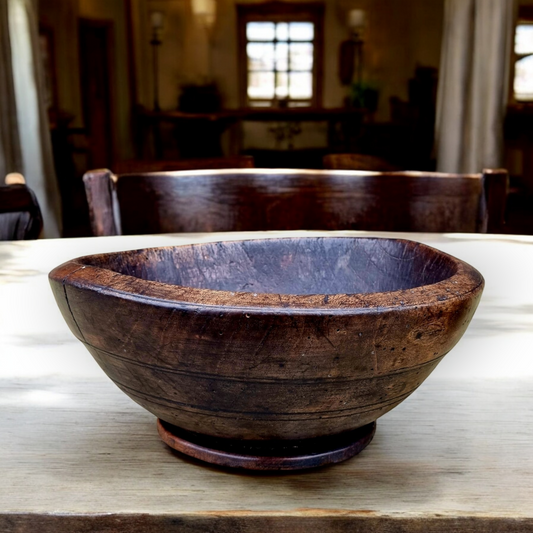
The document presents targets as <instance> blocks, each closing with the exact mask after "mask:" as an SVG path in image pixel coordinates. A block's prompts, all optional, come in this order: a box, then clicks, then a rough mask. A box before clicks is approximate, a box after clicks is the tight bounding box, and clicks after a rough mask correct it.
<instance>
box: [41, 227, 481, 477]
mask: <svg viewBox="0 0 533 533" xmlns="http://www.w3.org/2000/svg"><path fill="white" fill-rule="evenodd" d="M50 281H51V284H52V289H53V291H54V294H55V297H56V300H57V302H58V305H59V307H60V309H61V312H62V314H63V316H64V318H65V320H66V322H67V323H68V325H69V327H70V329H71V330H72V332H73V333H74V334H75V335H76V337H77V338H78V339H79V340H80V341H81V342H83V343H84V344H85V346H86V347H87V349H88V350H89V351H90V352H91V354H92V355H93V357H94V358H95V359H96V361H97V362H98V363H99V365H100V366H101V367H102V369H103V370H104V371H105V372H106V374H107V375H108V376H109V377H110V378H111V379H112V380H113V381H114V382H115V383H116V384H117V385H118V387H119V388H120V389H122V390H123V391H124V392H125V393H126V394H127V395H128V396H130V397H131V398H132V399H133V400H134V401H136V402H137V403H139V404H140V405H142V406H143V407H145V408H146V409H147V410H148V411H150V412H152V413H153V414H155V415H156V416H157V417H158V418H159V419H160V421H161V422H160V424H159V432H160V434H161V436H162V438H163V440H165V442H167V443H169V444H170V445H171V446H172V442H174V444H175V446H174V447H176V448H177V449H180V451H182V452H184V453H188V454H190V455H193V456H195V457H198V458H200V459H202V460H206V461H210V462H214V463H217V464H225V465H229V466H240V467H244V468H256V469H258V468H264V469H268V468H271V469H276V468H277V469H279V468H287V469H291V468H303V467H306V466H318V465H320V464H327V463H328V462H337V461H339V460H343V459H345V458H347V457H349V456H351V455H354V453H358V451H360V449H361V446H360V445H357V446H356V445H355V444H354V443H355V441H356V440H357V439H359V440H360V441H361V443H363V442H364V443H365V444H364V445H365V446H366V444H368V442H369V438H370V439H371V435H370V434H372V435H373V428H374V424H373V423H374V422H375V420H376V419H377V418H379V417H380V416H382V415H383V414H385V413H386V412H388V411H390V410H391V409H392V408H393V407H395V406H396V405H398V404H399V403H400V402H401V401H403V400H404V399H405V398H407V397H408V396H409V395H410V394H411V393H412V392H413V391H414V390H415V389H416V388H417V387H418V386H419V385H420V384H421V383H422V382H423V381H424V379H425V378H426V377H427V376H428V375H429V374H430V373H431V371H432V370H433V369H434V368H435V366H436V365H437V364H438V363H439V361H440V360H441V359H442V358H443V357H444V356H445V355H446V354H447V353H448V352H449V351H450V350H451V349H452V348H453V346H454V345H455V344H456V343H457V342H458V341H459V339H460V338H461V336H462V335H463V333H464V332H465V330H466V328H467V326H468V324H469V322H470V320H471V318H472V316H473V314H474V312H475V310H476V308H477V305H478V302H479V299H480V297H481V293H482V290H483V285H484V281H483V278H482V276H481V275H480V274H479V272H478V271H477V270H475V269H474V268H473V267H471V266H470V265H468V264H466V263H464V262H462V261H460V260H459V259H456V258H454V257H452V256H450V255H447V254H445V253H443V252H440V251H438V250H435V249H433V248H431V247H429V246H426V245H423V244H420V243H416V242H412V241H407V240H401V239H377V238H360V237H303V238H284V239H261V240H248V241H230V242H215V243H203V244H195V245H186V246H175V247H165V248H152V249H145V250H136V251H130V252H117V253H110V254H101V255H92V256H87V257H82V258H79V259H75V260H72V261H69V262H67V263H65V264H63V265H61V266H59V267H57V268H56V269H54V270H53V271H52V272H51V273H50ZM172 428H174V430H175V431H174V430H173V429H172ZM361 428H367V429H366V434H365V435H363V434H362V433H361V431H362V429H361ZM173 431H174V434H173V433H172V432H173ZM180 432H181V433H180ZM354 432H355V433H354ZM178 433H180V435H181V437H180V436H179V435H178ZM352 434H353V435H357V438H356V437H355V436H354V437H353V438H354V439H355V440H354V441H353V443H352V444H353V445H352V446H351V447H350V446H348V448H346V446H347V445H346V438H347V436H349V435H352ZM183 435H186V438H185V437H183ZM369 435H370V436H369ZM195 436H196V437H195ZM180 438H181V439H185V440H184V442H182V444H181V448H180V445H179V443H178V444H176V443H177V441H178V440H179V439H180ZM190 438H193V439H195V438H197V439H198V442H195V443H193V444H194V445H190V443H189V442H188V439H190ZM206 439H207V440H206ZM210 439H211V440H210ZM317 439H318V440H317ZM328 439H329V440H328ZM361 439H362V440H361ZM359 440H357V442H359ZM200 441H202V442H201V444H200ZM341 441H342V442H343V443H344V444H343V445H342V446H344V448H343V449H344V450H346V449H348V451H345V452H343V453H340V452H339V450H340V449H341V447H342V446H341V444H340V443H341ZM318 442H320V443H321V444H320V446H322V447H321V450H322V451H321V452H320V453H319V452H318V451H317V450H318V448H317V449H316V450H315V452H313V443H318ZM224 443H226V444H227V446H226V445H225V444H224ZM287 443H291V446H292V449H293V450H294V453H293V454H292V455H291V454H290V453H289V452H287V446H286V445H287ZM324 443H325V444H324ZM265 446H267V447H270V449H271V451H270V452H268V453H266V452H264V450H265ZM317 446H318V445H317ZM328 447H329V448H328ZM363 447H364V446H363ZM195 450H196V451H195ZM213 450H215V451H216V450H218V452H217V453H215V452H214V451H213ZM247 450H248V451H247ZM257 450H259V451H257ZM261 450H263V452H264V453H263V452H261ZM272 450H274V451H272ZM276 450H279V454H276ZM302 450H306V451H305V453H303V451H302ZM328 450H329V451H330V452H331V453H329V452H328ZM300 452H301V453H300ZM352 452H353V453H352ZM287 454H288V455H289V456H291V457H292V458H291V459H290V460H288V459H287ZM313 454H314V455H315V457H314V458H313ZM320 454H322V455H320ZM319 455H320V458H319V459H317V457H318V456H319ZM225 457H226V459H225ZM228 457H231V459H228ZM243 457H245V458H246V457H247V458H248V459H246V460H245V459H243ZM250 457H253V460H251V459H250ZM302 457H305V458H306V459H302ZM310 457H311V459H312V460H311V459H309V458H310ZM239 458H240V459H239Z"/></svg>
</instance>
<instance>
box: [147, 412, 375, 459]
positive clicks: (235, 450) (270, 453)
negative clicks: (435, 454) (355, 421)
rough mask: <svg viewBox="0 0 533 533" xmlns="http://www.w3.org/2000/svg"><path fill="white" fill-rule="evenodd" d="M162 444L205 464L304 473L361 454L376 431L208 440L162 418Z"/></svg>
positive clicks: (370, 426) (372, 426)
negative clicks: (321, 435)
mask: <svg viewBox="0 0 533 533" xmlns="http://www.w3.org/2000/svg"><path fill="white" fill-rule="evenodd" d="M157 430H158V432H159V436H160V437H161V439H162V440H163V442H164V443H165V444H167V445H168V446H170V447H171V448H173V449H174V450H177V451H178V452H181V453H183V454H185V455H189V456H190V457H194V458H195V459H199V460H200V461H205V462H207V463H211V464H215V465H219V466H225V467H231V468H244V469H247V470H303V469H305V468H316V467H319V466H325V465H328V464H334V463H340V462H341V461H345V460H346V459H349V458H350V457H353V456H354V455H357V454H358V453H360V452H361V451H363V450H364V449H365V448H366V447H367V446H368V445H369V444H370V441H371V440H372V438H373V437H374V433H375V431H376V423H375V422H372V423H371V424H368V425H366V426H363V427H361V428H358V429H356V430H354V431H349V432H346V433H342V434H340V435H333V436H328V437H318V438H314V439H304V440H285V441H283V440H278V441H247V440H232V439H223V438H216V437H209V436H207V435H202V434H200V433H193V432H190V431H186V430H184V429H181V428H179V427H176V426H173V425H172V424H169V423H167V422H164V421H163V420H161V419H158V420H157Z"/></svg>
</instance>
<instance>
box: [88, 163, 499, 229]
mask: <svg viewBox="0 0 533 533" xmlns="http://www.w3.org/2000/svg"><path fill="white" fill-rule="evenodd" d="M83 179H84V182H85V188H86V192H87V199H88V203H89V208H90V215H91V224H92V229H93V233H94V234H95V235H122V234H124V235H132V234H147V233H174V232H216V231H246V230H248V231H258V230H295V229H309V230H317V229H318V230H320V229H321V230H350V229H354V230H376V231H379V230H382V231H419V232H486V231H487V230H489V231H494V230H496V229H497V228H498V227H499V224H500V223H501V222H502V220H503V213H504V207H505V194H506V187H507V172H506V171H505V170H487V171H485V172H484V173H483V174H473V175H448V174H437V173H419V172H396V173H394V172H393V173H383V172H382V173H376V172H349V171H332V170H272V169H240V170H239V169H227V170H203V171H181V172H172V173H150V174H131V175H122V176H121V175H119V176H116V175H114V174H112V173H111V172H110V171H109V170H94V171H91V172H88V173H87V174H85V176H84V178H83Z"/></svg>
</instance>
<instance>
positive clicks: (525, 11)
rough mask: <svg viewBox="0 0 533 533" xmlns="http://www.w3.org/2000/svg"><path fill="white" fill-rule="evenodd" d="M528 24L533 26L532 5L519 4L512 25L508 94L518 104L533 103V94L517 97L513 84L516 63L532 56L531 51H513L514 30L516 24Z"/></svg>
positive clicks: (514, 44) (514, 42)
mask: <svg viewBox="0 0 533 533" xmlns="http://www.w3.org/2000/svg"><path fill="white" fill-rule="evenodd" d="M526 24H527V25H529V26H533V6H526V5H523V6H519V8H518V15H517V18H516V21H515V25H514V32H513V49H512V54H513V55H512V57H513V61H512V66H511V69H510V70H511V80H510V88H509V95H510V99H509V100H510V101H511V102H515V103H518V104H530V105H531V104H533V95H532V96H531V97H530V98H517V97H516V94H515V90H514V85H515V79H516V64H517V63H518V61H520V60H521V59H524V58H525V57H529V56H533V52H532V53H531V54H527V55H524V56H521V55H518V54H517V53H516V51H515V46H516V30H517V28H518V26H523V25H526Z"/></svg>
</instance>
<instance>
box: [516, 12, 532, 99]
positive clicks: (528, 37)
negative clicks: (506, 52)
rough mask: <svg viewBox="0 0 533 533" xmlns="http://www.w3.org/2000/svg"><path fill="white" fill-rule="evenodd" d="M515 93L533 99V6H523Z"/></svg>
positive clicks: (520, 97)
mask: <svg viewBox="0 0 533 533" xmlns="http://www.w3.org/2000/svg"><path fill="white" fill-rule="evenodd" d="M514 57H515V64H514V80H513V95H514V98H515V100H518V101H533V6H521V7H520V10H519V15H518V24H517V26H516V32H515V42H514Z"/></svg>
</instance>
